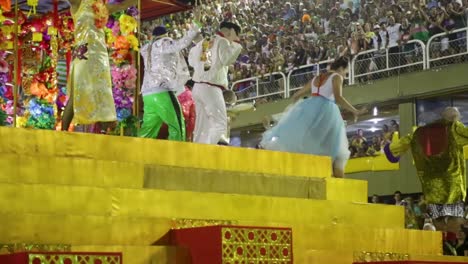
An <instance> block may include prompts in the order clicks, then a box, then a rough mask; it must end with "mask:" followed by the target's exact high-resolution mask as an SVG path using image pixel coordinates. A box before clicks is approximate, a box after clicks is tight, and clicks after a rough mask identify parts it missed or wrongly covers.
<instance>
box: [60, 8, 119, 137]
mask: <svg viewBox="0 0 468 264" xmlns="http://www.w3.org/2000/svg"><path fill="white" fill-rule="evenodd" d="M72 11H75V10H72ZM108 15H109V14H108V11H107V9H106V6H105V4H104V2H103V0H82V1H81V3H79V6H78V8H77V10H76V12H73V20H74V22H75V46H74V52H73V61H72V63H71V67H70V75H69V76H70V78H69V80H68V87H67V88H68V89H69V91H70V92H71V97H70V100H69V103H68V105H67V107H66V109H65V113H64V125H63V126H62V129H63V130H67V129H68V126H69V123H70V122H71V119H72V118H74V119H73V120H74V122H75V123H78V124H92V123H96V122H110V121H115V120H117V116H116V111H115V105H114V98H113V96H112V81H111V74H110V63H109V54H108V51H107V46H106V39H105V33H104V26H105V25H106V21H107V17H108ZM70 116H71V117H70Z"/></svg>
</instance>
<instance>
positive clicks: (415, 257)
mask: <svg viewBox="0 0 468 264" xmlns="http://www.w3.org/2000/svg"><path fill="white" fill-rule="evenodd" d="M410 260H418V261H447V262H454V263H468V257H454V256H442V255H439V256H434V255H432V256H427V255H426V256H424V255H419V256H418V255H411V256H410Z"/></svg>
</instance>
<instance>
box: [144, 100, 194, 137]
mask: <svg viewBox="0 0 468 264" xmlns="http://www.w3.org/2000/svg"><path fill="white" fill-rule="evenodd" d="M143 104H144V114H143V125H142V127H141V129H140V131H139V133H138V136H139V137H144V138H157V136H158V134H159V129H160V128H161V126H162V124H163V123H165V124H167V126H168V128H169V140H174V141H185V122H184V117H183V115H182V111H181V108H180V104H179V101H178V100H177V97H176V96H175V95H174V93H173V92H162V93H154V94H149V95H145V96H143Z"/></svg>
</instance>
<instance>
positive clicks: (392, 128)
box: [349, 120, 400, 158]
mask: <svg viewBox="0 0 468 264" xmlns="http://www.w3.org/2000/svg"><path fill="white" fill-rule="evenodd" d="M399 129H400V128H399V125H398V123H397V121H395V120H391V121H390V123H389V124H384V125H383V126H382V130H381V131H380V132H375V133H373V134H374V135H372V136H371V137H370V138H369V137H366V136H365V135H364V131H363V130H361V129H359V130H357V132H356V134H355V135H354V136H353V137H351V138H350V139H349V150H350V152H351V158H360V157H367V156H377V155H380V153H381V152H382V150H383V148H384V146H385V145H386V144H388V143H390V142H391V140H392V137H393V133H395V132H399Z"/></svg>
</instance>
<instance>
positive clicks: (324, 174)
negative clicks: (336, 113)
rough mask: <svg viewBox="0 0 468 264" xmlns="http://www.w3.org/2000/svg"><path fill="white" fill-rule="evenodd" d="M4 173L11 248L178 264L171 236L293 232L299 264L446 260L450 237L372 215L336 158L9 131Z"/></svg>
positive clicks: (362, 185)
mask: <svg viewBox="0 0 468 264" xmlns="http://www.w3.org/2000/svg"><path fill="white" fill-rule="evenodd" d="M0 166H1V168H2V169H1V170H0V219H2V220H1V221H2V224H1V225H0V234H1V235H0V243H3V244H24V243H26V244H28V243H31V244H70V245H71V248H72V250H75V251H114V250H115V251H122V252H123V254H124V263H131V264H143V263H180V262H176V261H175V260H174V259H176V258H178V257H180V255H181V254H182V253H181V249H178V248H174V247H169V246H164V245H161V244H158V243H157V242H158V241H160V240H161V239H162V238H163V237H164V236H165V235H166V234H167V233H168V231H169V230H170V229H171V228H181V227H193V226H203V225H216V224H223V225H226V224H229V225H243V226H268V227H291V228H292V229H293V234H294V240H293V250H294V260H295V263H340V264H345V263H346V264H349V263H352V261H353V258H355V255H356V252H390V253H392V254H400V255H408V256H423V257H425V258H426V259H427V258H429V259H430V258H431V257H433V256H440V255H441V253H442V245H441V239H442V236H441V234H440V233H438V232H421V231H412V230H405V229H404V211H403V208H400V207H395V206H386V205H369V204H367V203H366V202H367V183H366V182H364V181H357V180H348V179H334V178H331V161H330V159H329V158H327V157H318V156H310V155H300V154H290V153H279V152H271V151H262V150H253V149H242V148H234V147H223V146H208V145H199V144H191V143H178V142H169V141H159V140H148V139H139V138H126V137H112V136H103V135H91V134H80V133H63V132H55V131H39V130H27V129H14V128H0ZM154 244H158V245H157V246H156V245H154ZM153 245H154V246H153ZM338 251H340V252H341V251H342V252H344V253H343V254H332V253H330V252H338ZM182 255H183V254H182ZM324 259H326V262H324V261H323V260H324ZM317 260H320V262H317ZM151 261H153V262H151Z"/></svg>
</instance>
